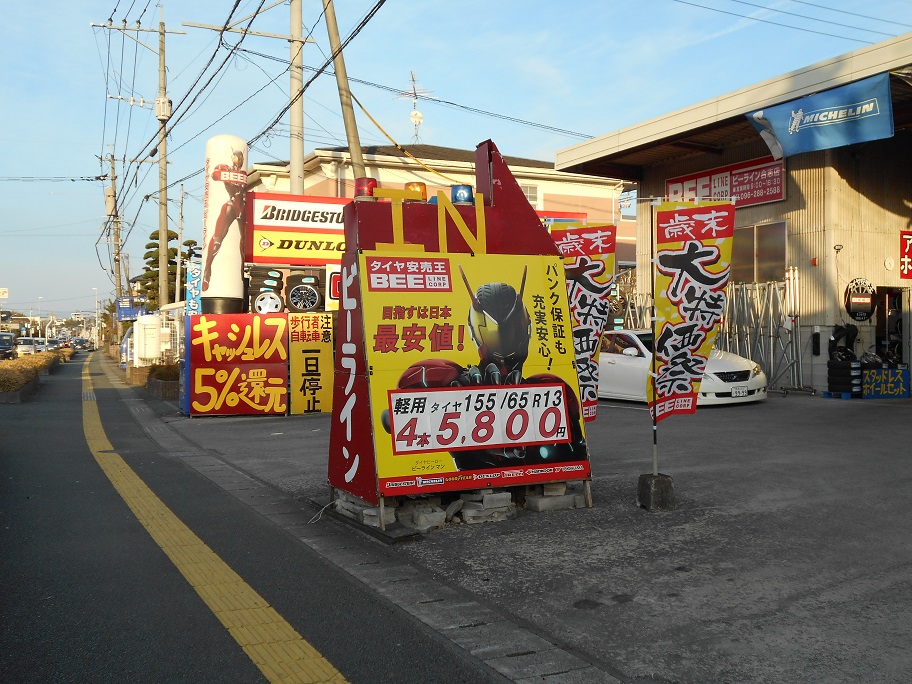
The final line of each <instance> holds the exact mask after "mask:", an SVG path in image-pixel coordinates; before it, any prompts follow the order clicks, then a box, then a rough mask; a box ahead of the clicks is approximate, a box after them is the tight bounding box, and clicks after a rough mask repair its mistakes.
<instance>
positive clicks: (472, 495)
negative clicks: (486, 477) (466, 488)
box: [459, 489, 494, 501]
mask: <svg viewBox="0 0 912 684" xmlns="http://www.w3.org/2000/svg"><path fill="white" fill-rule="evenodd" d="M493 493H494V490H493V489H475V490H473V491H471V492H463V493H462V494H460V495H459V498H460V499H462V500H463V501H482V500H483V499H484V496H485V494H493Z"/></svg>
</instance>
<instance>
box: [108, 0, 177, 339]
mask: <svg viewBox="0 0 912 684" xmlns="http://www.w3.org/2000/svg"><path fill="white" fill-rule="evenodd" d="M164 13H165V10H164V7H161V6H159V16H160V18H161V19H160V21H159V23H158V28H157V29H147V28H142V27H141V26H140V24H139V22H136V26H135V27H133V28H128V27H127V22H126V20H124V22H123V23H122V25H121V26H114V24H113V22H112V21H111V20H110V19H109V20H108V23H106V24H90V26H93V27H99V28H105V29H109V30H112V31H122V32H123V34H124V35H125V36H127V37H129V38H131V39H132V40H135V41H136V42H137V43H138V44H139V45H141V46H142V47H144V48H146V49H147V50H149V51H150V52H152V53H156V51H155V50H153V49H152V48H150V47H149V46H148V45H146V44H145V43H143V42H142V41H140V40H139V38H136V37H133V36H130V35H129V33H128V32H130V31H136V32H137V33H140V32H147V33H158V51H157V54H158V97H157V98H156V99H155V118H156V119H158V121H159V127H158V147H157V148H156V151H157V153H158V193H159V197H158V305H159V306H160V307H161V306H164V305H165V304H167V303H168V147H167V144H168V139H167V134H168V130H167V124H168V120H169V119H170V118H171V100H169V99H168V92H167V78H166V73H167V72H166V70H165V34H166V33H184V31H167V30H165V20H164ZM117 286H118V287H120V280H119V279H118V283H117ZM120 327H121V326H120V325H118V332H120Z"/></svg>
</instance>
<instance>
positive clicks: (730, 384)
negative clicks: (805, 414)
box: [598, 330, 767, 406]
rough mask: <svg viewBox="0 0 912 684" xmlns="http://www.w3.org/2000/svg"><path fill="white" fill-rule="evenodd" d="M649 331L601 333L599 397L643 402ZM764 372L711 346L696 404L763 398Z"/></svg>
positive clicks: (648, 359) (747, 361) (648, 367)
mask: <svg viewBox="0 0 912 684" xmlns="http://www.w3.org/2000/svg"><path fill="white" fill-rule="evenodd" d="M652 340H653V338H652V331H651V330H610V331H607V332H605V333H604V334H603V335H602V340H601V352H600V353H599V382H598V395H599V397H600V398H602V399H624V400H627V401H643V402H645V401H646V380H647V378H649V372H650V366H651V365H652ZM766 385H767V379H766V373H764V372H763V370H762V369H761V368H760V366H759V365H758V364H756V363H754V362H753V361H751V360H750V359H746V358H744V357H743V356H738V355H737V354H732V353H731V352H725V351H721V350H719V349H713V350H712V352H711V353H710V356H709V359H707V361H706V368H705V369H704V371H703V380H702V381H701V382H700V394H699V396H698V397H697V406H709V405H713V404H741V403H745V402H751V401H762V400H763V399H766Z"/></svg>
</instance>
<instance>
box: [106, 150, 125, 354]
mask: <svg viewBox="0 0 912 684" xmlns="http://www.w3.org/2000/svg"><path fill="white" fill-rule="evenodd" d="M109 159H110V162H111V187H109V188H108V190H109V192H106V193H105V205H106V206H105V213H107V215H108V216H109V217H110V219H111V226H112V228H111V232H112V233H113V241H114V295H115V297H116V298H117V299H115V301H117V302H119V301H120V298H121V297H122V296H123V286H122V284H121V283H123V278H122V277H121V272H120V227H121V226H120V211H118V209H117V171H116V169H115V166H114V161H115V159H114V155H113V154H112V155H111V156H110V157H109ZM122 333H123V323H122V322H121V321H117V339H118V340H119V339H120V338H121V334H122Z"/></svg>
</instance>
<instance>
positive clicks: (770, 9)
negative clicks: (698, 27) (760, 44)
mask: <svg viewBox="0 0 912 684" xmlns="http://www.w3.org/2000/svg"><path fill="white" fill-rule="evenodd" d="M731 2H737V3H738V4H741V5H747V6H748V7H757V8H758V9H763V10H767V11H768V12H778V13H779V14H787V15H788V16H790V17H798V18H799V19H810V20H811V21H819V22H821V23H822V24H832V25H833V26H838V27H840V28H850V29H859V30H861V31H868V32H869V33H877V34H880V35H881V36H888V37H890V38H895V37H896V34H894V33H884V32H883V31H875V30H874V29H866V28H861V27H860V26H853V25H851V24H840V23H838V22H835V21H828V20H826V19H818V18H816V17H809V16H807V15H806V14H798V13H797V12H787V11H785V10H781V9H776V8H774V7H767V6H765V5H756V4H754V3H752V2H746V0H731Z"/></svg>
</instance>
